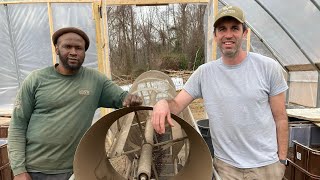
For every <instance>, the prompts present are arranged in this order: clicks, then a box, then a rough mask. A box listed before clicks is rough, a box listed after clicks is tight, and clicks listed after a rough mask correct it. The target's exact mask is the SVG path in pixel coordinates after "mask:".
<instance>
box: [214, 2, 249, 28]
mask: <svg viewBox="0 0 320 180" xmlns="http://www.w3.org/2000/svg"><path fill="white" fill-rule="evenodd" d="M224 17H233V18H235V19H237V20H238V21H239V22H241V23H244V22H245V17H244V13H243V11H242V10H241V9H240V8H239V7H236V6H230V5H227V6H225V7H223V8H222V9H220V11H219V12H218V14H217V15H216V17H215V18H214V24H213V27H216V25H217V22H218V20H220V19H221V18H224Z"/></svg>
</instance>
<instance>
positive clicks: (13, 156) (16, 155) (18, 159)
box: [8, 126, 27, 175]
mask: <svg viewBox="0 0 320 180" xmlns="http://www.w3.org/2000/svg"><path fill="white" fill-rule="evenodd" d="M25 149H26V133H25V130H23V129H20V128H16V127H13V126H10V128H9V135H8V153H9V160H10V166H11V169H12V171H13V174H14V175H17V174H21V173H23V172H27V170H26V164H25Z"/></svg>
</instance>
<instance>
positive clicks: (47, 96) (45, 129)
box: [8, 67, 127, 175]
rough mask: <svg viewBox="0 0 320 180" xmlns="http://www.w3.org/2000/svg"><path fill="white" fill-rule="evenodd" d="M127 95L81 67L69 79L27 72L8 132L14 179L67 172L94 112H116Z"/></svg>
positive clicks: (45, 72)
mask: <svg viewBox="0 0 320 180" xmlns="http://www.w3.org/2000/svg"><path fill="white" fill-rule="evenodd" d="M126 95H127V92H125V91H123V90H122V89H121V88H120V87H119V86H117V85H115V84H114V83H113V82H112V81H110V80H108V79H107V77H106V76H105V75H103V74H102V73H100V72H98V71H96V70H93V69H90V68H86V67H81V69H80V70H79V72H78V73H77V74H75V75H72V76H64V75H61V74H59V73H58V72H56V71H55V68H54V67H48V68H44V69H41V70H36V71H34V72H32V73H31V74H30V75H29V76H28V77H27V78H26V79H25V81H24V82H23V85H22V87H21V88H20V90H19V92H18V94H17V98H16V102H15V107H14V111H13V114H12V120H11V123H10V127H9V137H8V151H9V159H10V163H11V168H12V170H13V173H14V175H17V174H20V173H23V172H42V173H47V174H56V173H65V172H72V168H73V158H74V154H75V151H76V148H77V145H78V143H79V141H80V139H81V137H82V136H83V134H84V133H85V132H86V130H87V129H88V128H89V127H90V126H91V123H92V119H93V116H94V113H95V111H96V109H97V108H99V107H107V108H120V107H122V102H123V100H124V98H125V96H126Z"/></svg>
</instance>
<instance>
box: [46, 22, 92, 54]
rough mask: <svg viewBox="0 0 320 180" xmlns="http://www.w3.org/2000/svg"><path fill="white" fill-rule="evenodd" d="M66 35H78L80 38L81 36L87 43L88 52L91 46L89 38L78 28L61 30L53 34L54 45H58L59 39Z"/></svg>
mask: <svg viewBox="0 0 320 180" xmlns="http://www.w3.org/2000/svg"><path fill="white" fill-rule="evenodd" d="M66 33H76V34H78V35H79V36H81V37H82V38H83V39H84V41H85V50H86V51H87V49H88V48H89V44H90V40H89V37H88V36H87V34H86V33H85V32H83V31H82V30H81V29H78V28H75V27H65V28H61V29H59V30H57V31H56V32H55V33H53V35H52V42H53V44H54V45H56V44H57V42H58V39H59V37H60V36H62V35H63V34H66Z"/></svg>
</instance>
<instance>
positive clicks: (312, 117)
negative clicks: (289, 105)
mask: <svg viewBox="0 0 320 180" xmlns="http://www.w3.org/2000/svg"><path fill="white" fill-rule="evenodd" d="M287 114H288V116H289V117H295V118H299V119H304V120H309V121H316V122H319V123H320V108H308V109H287Z"/></svg>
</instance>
